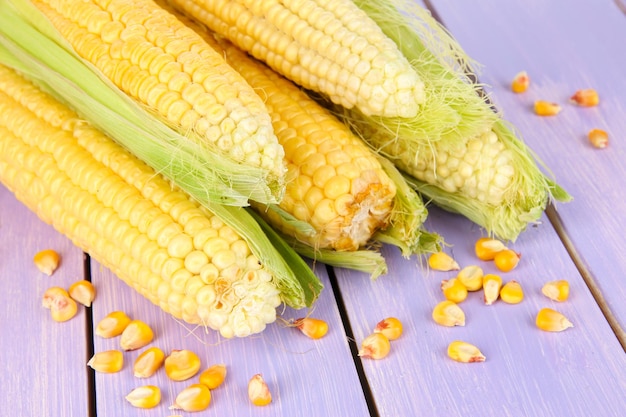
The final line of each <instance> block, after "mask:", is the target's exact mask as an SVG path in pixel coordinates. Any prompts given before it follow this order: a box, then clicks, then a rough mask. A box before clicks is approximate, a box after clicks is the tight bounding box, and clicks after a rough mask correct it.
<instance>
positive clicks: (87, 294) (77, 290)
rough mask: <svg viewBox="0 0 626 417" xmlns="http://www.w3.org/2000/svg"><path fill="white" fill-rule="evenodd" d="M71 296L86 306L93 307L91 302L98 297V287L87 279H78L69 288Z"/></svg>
mask: <svg viewBox="0 0 626 417" xmlns="http://www.w3.org/2000/svg"><path fill="white" fill-rule="evenodd" d="M68 292H69V294H70V297H72V298H73V299H74V300H75V301H77V302H79V303H81V304H82V305H84V306H85V307H91V303H92V302H93V300H94V299H95V298H96V289H95V287H94V286H93V284H92V283H91V282H89V281H87V280H86V279H82V280H80V281H76V282H75V283H73V284H72V285H70V288H69V290H68Z"/></svg>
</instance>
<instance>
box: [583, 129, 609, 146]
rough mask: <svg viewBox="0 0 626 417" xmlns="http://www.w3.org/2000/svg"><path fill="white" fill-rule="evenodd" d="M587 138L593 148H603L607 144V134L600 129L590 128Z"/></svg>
mask: <svg viewBox="0 0 626 417" xmlns="http://www.w3.org/2000/svg"><path fill="white" fill-rule="evenodd" d="M587 138H588V139H589V143H591V145H592V146H593V147H594V148H598V149H604V148H606V147H607V146H609V134H608V133H606V131H604V130H602V129H591V130H590V131H589V133H587Z"/></svg>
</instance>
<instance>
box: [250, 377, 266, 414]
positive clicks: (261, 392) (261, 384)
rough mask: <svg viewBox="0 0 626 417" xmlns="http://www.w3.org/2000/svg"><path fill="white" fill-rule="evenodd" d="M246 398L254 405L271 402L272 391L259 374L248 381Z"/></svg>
mask: <svg viewBox="0 0 626 417" xmlns="http://www.w3.org/2000/svg"><path fill="white" fill-rule="evenodd" d="M248 398H250V401H251V402H252V404H254V405H259V406H263V405H268V404H269V403H271V402H272V393H271V392H270V389H269V387H268V386H267V383H266V382H265V380H264V379H263V376H262V375H261V374H256V375H254V376H253V377H252V378H250V381H248Z"/></svg>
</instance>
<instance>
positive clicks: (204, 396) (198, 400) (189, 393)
mask: <svg viewBox="0 0 626 417" xmlns="http://www.w3.org/2000/svg"><path fill="white" fill-rule="evenodd" d="M210 404H211V390H210V389H209V388H208V387H207V386H206V385H202V384H192V385H190V386H188V387H187V388H185V389H183V390H182V391H181V392H179V393H178V395H177V396H176V400H175V401H174V405H172V406H170V410H183V411H188V412H195V411H203V410H206V409H207V408H209V405H210Z"/></svg>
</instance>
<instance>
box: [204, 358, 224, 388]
mask: <svg viewBox="0 0 626 417" xmlns="http://www.w3.org/2000/svg"><path fill="white" fill-rule="evenodd" d="M225 379H226V365H223V364H218V365H212V366H210V367H208V368H207V369H205V370H204V371H202V373H201V374H200V378H199V380H200V383H201V384H203V385H206V386H207V388H209V389H215V388H217V387H219V386H220V385H222V383H223V382H224V380H225Z"/></svg>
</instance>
